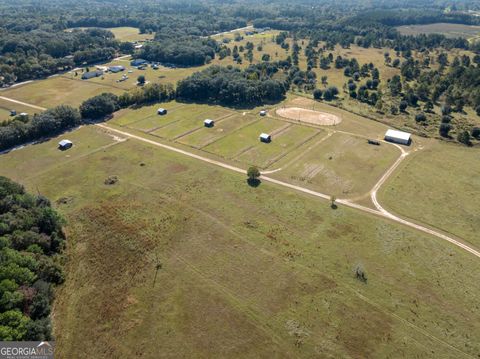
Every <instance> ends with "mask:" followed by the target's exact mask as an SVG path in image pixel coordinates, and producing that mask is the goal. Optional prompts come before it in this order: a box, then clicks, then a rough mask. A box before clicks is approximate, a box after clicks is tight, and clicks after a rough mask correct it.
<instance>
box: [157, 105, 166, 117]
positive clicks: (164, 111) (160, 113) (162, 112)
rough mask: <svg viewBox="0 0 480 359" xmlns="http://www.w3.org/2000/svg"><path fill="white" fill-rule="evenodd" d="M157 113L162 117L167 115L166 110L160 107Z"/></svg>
mask: <svg viewBox="0 0 480 359" xmlns="http://www.w3.org/2000/svg"><path fill="white" fill-rule="evenodd" d="M157 113H158V114H159V115H161V116H163V115H166V114H167V110H166V109H164V108H162V107H160V108H159V109H158V110H157Z"/></svg>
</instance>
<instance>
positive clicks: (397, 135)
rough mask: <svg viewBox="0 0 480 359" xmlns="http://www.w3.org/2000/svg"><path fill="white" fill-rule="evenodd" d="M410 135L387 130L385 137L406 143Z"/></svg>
mask: <svg viewBox="0 0 480 359" xmlns="http://www.w3.org/2000/svg"><path fill="white" fill-rule="evenodd" d="M410 136H411V134H410V133H408V132H403V131H397V130H387V132H386V133H385V137H392V138H399V139H401V140H405V141H408V140H409V139H410Z"/></svg>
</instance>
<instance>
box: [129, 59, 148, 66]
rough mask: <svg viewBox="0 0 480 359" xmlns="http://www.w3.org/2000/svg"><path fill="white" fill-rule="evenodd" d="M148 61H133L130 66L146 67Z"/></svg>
mask: <svg viewBox="0 0 480 359" xmlns="http://www.w3.org/2000/svg"><path fill="white" fill-rule="evenodd" d="M146 63H147V61H146V60H143V59H135V60H133V61H131V62H130V65H131V66H140V65H144V64H146Z"/></svg>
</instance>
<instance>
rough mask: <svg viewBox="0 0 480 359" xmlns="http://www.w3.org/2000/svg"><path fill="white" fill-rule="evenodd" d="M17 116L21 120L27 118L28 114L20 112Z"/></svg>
mask: <svg viewBox="0 0 480 359" xmlns="http://www.w3.org/2000/svg"><path fill="white" fill-rule="evenodd" d="M19 116H20V117H21V118H27V117H28V113H26V112H21V113H20V115H19Z"/></svg>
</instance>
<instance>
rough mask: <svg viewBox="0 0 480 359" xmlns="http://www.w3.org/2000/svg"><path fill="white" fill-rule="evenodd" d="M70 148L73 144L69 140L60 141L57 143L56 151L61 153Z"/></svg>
mask: <svg viewBox="0 0 480 359" xmlns="http://www.w3.org/2000/svg"><path fill="white" fill-rule="evenodd" d="M72 146H73V142H72V141H70V140H61V141H60V142H59V143H58V149H59V150H62V151H65V150H68V149H69V148H70V147H72Z"/></svg>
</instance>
